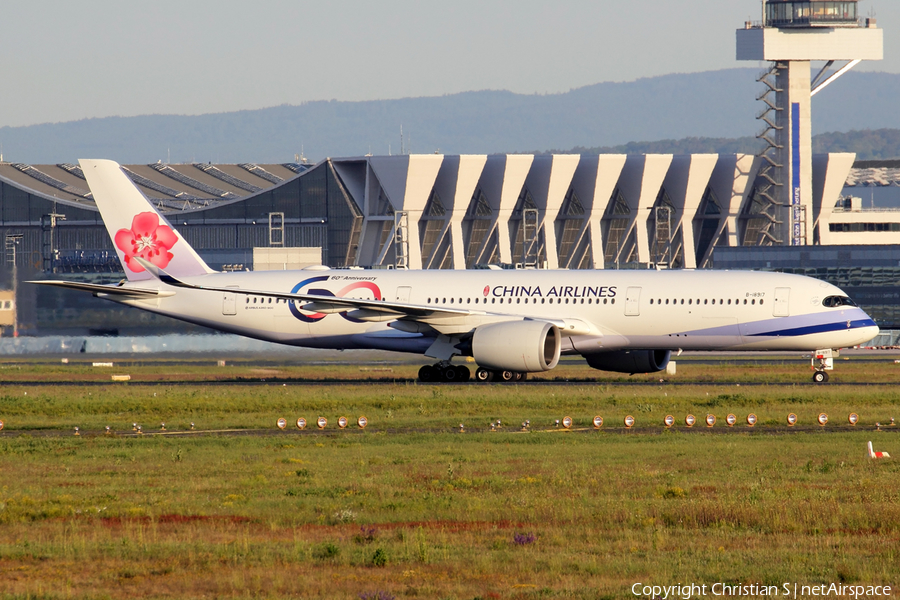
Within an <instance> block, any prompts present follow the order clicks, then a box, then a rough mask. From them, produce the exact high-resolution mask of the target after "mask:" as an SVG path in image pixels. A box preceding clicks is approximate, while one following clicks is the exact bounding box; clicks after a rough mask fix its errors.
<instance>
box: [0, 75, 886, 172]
mask: <svg viewBox="0 0 900 600" xmlns="http://www.w3.org/2000/svg"><path fill="white" fill-rule="evenodd" d="M758 72H759V71H758V70H757V69H727V70H721V71H709V72H704V73H690V74H672V75H664V76H660V77H652V78H646V79H639V80H636V81H631V82H625V83H599V84H596V85H591V86H586V87H582V88H578V89H574V90H571V91H569V92H566V93H562V94H550V95H524V94H514V93H512V92H505V91H476V92H465V93H460V94H452V95H446V96H440V97H426V98H401V99H396V100H373V101H365V102H338V101H334V100H332V101H321V102H308V103H305V104H301V105H298V106H291V105H283V106H277V107H272V108H265V109H259V110H247V111H238V112H230V113H219V114H206V115H198V116H179V115H146V116H138V117H108V118H102V119H86V120H81V121H72V122H66V123H52V124H42V125H32V126H28V127H3V128H0V144H2V152H3V155H4V156H3V158H4V160H7V161H20V162H28V163H56V162H63V161H65V162H70V161H74V160H75V159H77V158H83V157H102V158H112V159H114V160H118V161H120V162H124V163H149V162H156V161H157V160H162V161H164V162H166V161H170V162H174V163H177V162H187V161H196V162H207V161H211V162H218V163H230V162H245V161H250V162H288V161H292V160H294V156H295V155H296V154H300V153H301V151H303V152H305V154H306V155H307V157H308V158H310V159H311V160H318V159H321V158H323V157H325V156H359V155H363V154H366V153H369V152H371V153H374V154H387V153H388V151H389V149H390V151H391V152H393V153H395V154H396V153H398V152H399V150H400V127H401V125H402V127H403V131H404V132H405V133H406V139H405V141H404V144H405V146H406V150H407V151H412V152H414V153H430V152H435V151H440V152H443V153H447V154H461V153H494V152H527V151H529V150H536V149H543V150H549V149H551V148H558V149H565V151H571V150H575V151H579V150H585V151H587V150H588V149H590V150H591V151H607V152H611V151H615V152H627V153H632V152H634V153H641V152H679V153H683V152H755V151H756V150H757V149H758V141H757V140H756V139H755V138H754V137H753V136H754V134H755V133H756V132H757V131H758V130H759V128H760V127H759V123H758V121H756V119H755V118H754V117H755V115H756V114H757V113H758V112H759V110H760V108H761V104H760V103H759V102H757V101H756V100H755V98H756V96H757V95H758V93H759V92H760V91H761V90H762V86H761V84H759V83H757V82H756V76H757V74H758ZM898 97H900V75H896V74H889V73H869V72H850V73H848V74H847V75H845V76H844V77H843V78H841V79H840V80H839V81H838V82H836V83H835V84H833V85H831V86H830V87H829V88H828V89H827V90H825V91H823V92H822V93H821V94H819V95H817V96H816V97H815V99H814V100H813V130H814V131H813V132H814V134H817V135H816V137H815V141H814V144H815V150H816V151H836V150H856V151H859V152H860V158H889V157H894V156H900V133H898V132H897V131H891V130H893V129H900V111H898V110H897V104H896V98H898ZM828 132H852V133H828ZM634 140H663V141H659V142H634ZM860 150H861V151H860Z"/></svg>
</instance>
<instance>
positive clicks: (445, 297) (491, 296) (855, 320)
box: [29, 160, 879, 383]
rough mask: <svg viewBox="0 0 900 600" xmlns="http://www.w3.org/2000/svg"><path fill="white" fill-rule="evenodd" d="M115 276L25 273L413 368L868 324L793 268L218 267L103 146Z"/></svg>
mask: <svg viewBox="0 0 900 600" xmlns="http://www.w3.org/2000/svg"><path fill="white" fill-rule="evenodd" d="M79 162H80V164H81V168H82V170H83V172H84V175H85V178H86V180H87V183H88V185H89V186H90V189H91V192H92V193H93V197H94V200H95V202H96V203H97V207H98V208H99V210H100V213H101V216H102V218H103V222H104V224H105V225H106V228H107V231H108V232H109V235H110V237H111V238H112V240H113V244H114V246H115V248H116V252H117V254H118V257H119V260H120V261H121V263H122V267H123V269H124V271H125V275H126V279H124V280H122V281H121V282H119V283H118V284H117V285H98V284H90V283H82V282H77V281H59V280H42V281H32V282H29V283H35V284H40V285H52V286H58V287H63V288H68V289H75V290H83V291H87V292H91V293H92V294H93V295H94V296H96V297H98V298H102V299H105V300H111V301H113V302H118V303H120V304H124V305H127V306H132V307H135V308H139V309H142V310H146V311H150V312H153V313H158V314H162V315H166V316H169V317H173V318H175V319H180V320H182V321H187V322H189V323H195V324H197V325H203V326H205V327H209V328H211V329H216V330H219V331H223V332H228V333H233V334H238V335H242V336H246V337H250V338H256V339H260V340H266V341H269V342H276V343H279V344H288V345H293V346H304V347H310V348H330V349H377V350H390V351H396V352H409V353H415V354H422V355H424V356H426V357H429V358H432V359H436V360H437V362H436V363H435V364H434V365H425V366H423V367H422V368H421V369H420V370H419V374H418V375H419V379H420V380H421V381H425V382H427V381H447V382H451V381H466V380H468V379H469V378H470V377H471V373H470V371H469V369H468V367H466V366H464V365H454V364H453V363H452V359H454V358H455V357H473V358H474V360H475V362H476V363H477V364H478V368H477V370H476V371H475V379H476V380H477V381H482V382H488V381H521V380H523V379H525V378H526V377H527V375H528V374H529V373H538V372H544V371H549V370H551V369H553V368H554V367H556V366H557V364H558V362H559V358H560V356H561V355H581V356H582V357H583V358H584V359H585V360H586V361H587V364H588V365H590V366H591V367H593V368H595V369H598V370H602V371H612V372H619V373H630V374H634V373H654V372H658V371H662V370H665V369H666V366H667V364H668V363H669V360H670V357H671V355H672V353H673V352H676V353H679V354H680V353H681V352H682V351H683V350H699V351H720V350H741V351H745V350H753V351H773V350H774V351H814V352H815V354H814V356H816V357H818V358H819V359H821V360H820V361H819V363H815V359H814V361H813V362H814V369H815V371H814V374H813V380H814V381H815V382H817V383H821V382H824V381H827V380H828V373H827V370H830V367H831V364H832V363H830V360H829V358H828V357H831V356H832V350H835V349H840V348H846V347H851V346H855V345H858V344H861V343H863V342H865V341H868V340H871V339H872V338H874V337H875V336H876V335H877V334H878V331H879V329H878V326H877V325H876V324H875V322H874V321H873V320H872V319H871V317H869V315H867V314H866V313H865V312H864V311H863V310H862V309H860V308H859V307H858V306H857V305H856V304H855V303H854V302H853V301H852V300H851V299H850V298H849V297H848V296H847V294H845V293H844V292H842V291H841V290H840V289H839V288H837V287H835V286H833V285H831V284H829V283H825V282H823V281H819V280H816V279H812V278H810V277H804V276H799V275H791V274H784V273H768V272H757V271H705V270H704V271H695V270H688V269H685V270H572V271H570V270H535V269H528V270H525V269H520V270H494V269H485V270H480V269H479V270H420V271H412V270H409V271H407V270H387V269H359V268H352V269H332V268H329V267H326V266H312V267H307V268H304V269H300V270H294V271H255V272H250V271H247V272H217V271H214V270H213V269H211V268H209V266H207V265H206V263H205V262H204V261H203V260H202V259H201V258H200V256H199V255H198V254H197V253H196V252H195V251H194V249H193V248H191V246H190V245H189V244H188V243H187V241H185V240H184V238H183V237H182V236H181V235H180V234H179V233H178V231H177V230H176V229H175V227H173V226H172V224H171V223H170V222H169V221H168V220H166V218H165V216H163V215H162V214H161V213H160V212H159V211H158V210H156V208H155V207H154V206H153V205H152V204H151V203H150V202H149V201H148V199H147V198H146V197H145V196H144V194H143V193H142V192H141V191H140V190H139V189H138V188H137V187H136V186H135V185H134V183H132V182H131V180H130V179H129V178H128V177H127V176H126V174H125V173H124V171H123V170H122V169H121V167H120V166H119V165H118V164H117V163H115V162H113V161H110V160H81V161H79Z"/></svg>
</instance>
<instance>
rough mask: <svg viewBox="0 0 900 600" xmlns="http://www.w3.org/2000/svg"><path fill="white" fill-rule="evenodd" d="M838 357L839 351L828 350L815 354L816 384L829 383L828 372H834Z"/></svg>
mask: <svg viewBox="0 0 900 600" xmlns="http://www.w3.org/2000/svg"><path fill="white" fill-rule="evenodd" d="M837 355H838V351H837V350H832V349H831V348H826V349H824V350H816V351H815V352H814V353H813V357H812V360H811V361H810V362H811V363H812V368H813V376H812V380H813V381H814V382H815V383H826V382H827V381H828V371H832V370H834V357H835V356H837Z"/></svg>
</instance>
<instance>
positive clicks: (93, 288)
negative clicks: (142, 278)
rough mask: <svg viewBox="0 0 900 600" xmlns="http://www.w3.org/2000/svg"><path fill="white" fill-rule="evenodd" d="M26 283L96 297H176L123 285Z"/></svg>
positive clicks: (74, 282)
mask: <svg viewBox="0 0 900 600" xmlns="http://www.w3.org/2000/svg"><path fill="white" fill-rule="evenodd" d="M25 283H35V284H37V285H52V286H53V287H61V288H66V289H70V290H78V291H80V292H91V293H93V294H94V295H95V296H96V295H97V294H107V295H109V296H130V297H132V298H156V297H165V296H174V295H175V292H162V291H160V290H146V289H141V288H133V287H125V286H121V285H98V284H95V283H82V282H79V281H63V280H52V279H46V280H42V281H26V282H25Z"/></svg>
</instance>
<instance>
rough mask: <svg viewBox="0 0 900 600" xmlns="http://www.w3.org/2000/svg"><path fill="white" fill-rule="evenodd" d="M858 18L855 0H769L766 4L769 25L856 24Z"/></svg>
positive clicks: (767, 24) (767, 23)
mask: <svg viewBox="0 0 900 600" xmlns="http://www.w3.org/2000/svg"><path fill="white" fill-rule="evenodd" d="M857 18H858V15H857V3H856V1H855V0H837V1H836V0H827V1H821V0H812V1H796V0H788V1H786V2H780V1H777V0H769V2H768V3H767V4H766V26H767V27H810V26H815V25H822V26H834V25H847V24H849V25H855V24H856V22H857Z"/></svg>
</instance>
